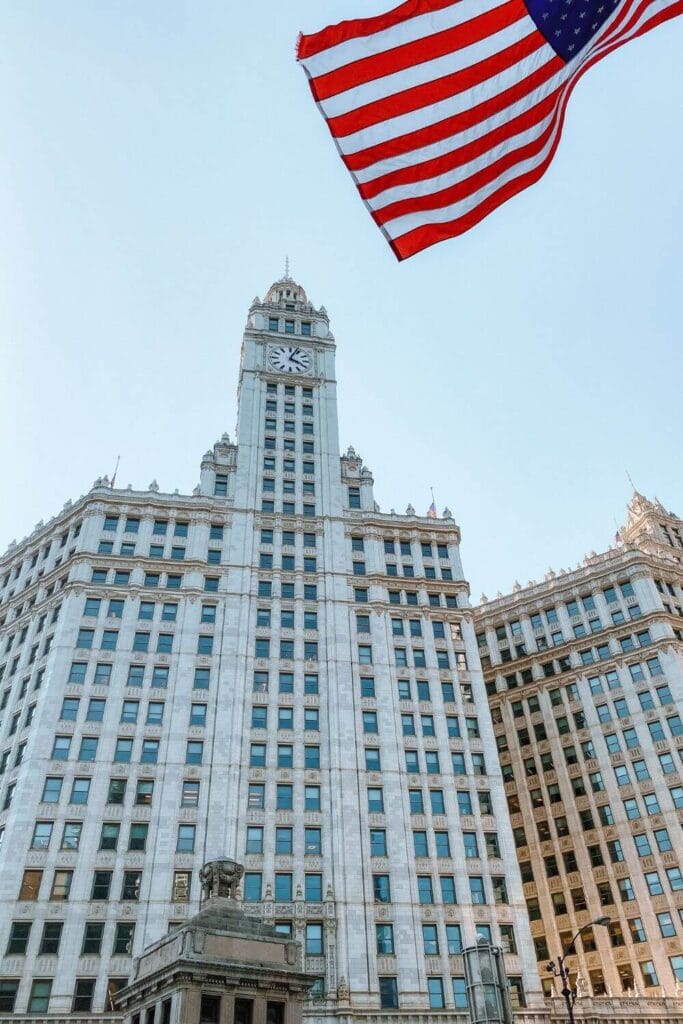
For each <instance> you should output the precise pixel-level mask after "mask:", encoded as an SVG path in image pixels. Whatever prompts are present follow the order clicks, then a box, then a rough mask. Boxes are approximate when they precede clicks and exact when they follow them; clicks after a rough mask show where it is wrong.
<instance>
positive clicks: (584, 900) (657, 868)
mask: <svg viewBox="0 0 683 1024" xmlns="http://www.w3.org/2000/svg"><path fill="white" fill-rule="evenodd" d="M617 541H618V543H617V545H616V546H615V547H614V548H612V549H611V550H609V551H608V552H606V553H604V554H600V555H596V554H595V553H593V554H592V555H591V556H589V557H587V558H585V559H584V561H583V564H582V565H580V566H578V567H577V568H576V569H575V570H573V571H568V572H562V573H560V574H555V573H549V574H548V575H547V576H546V578H545V580H544V581H543V582H542V583H539V584H529V585H528V586H527V587H525V588H521V587H517V588H516V589H515V591H514V592H513V593H512V594H509V595H507V596H505V597H499V598H497V599H496V600H494V601H486V602H484V603H482V604H481V606H480V607H479V608H478V609H477V611H476V627H477V642H478V647H479V652H480V657H481V662H482V666H483V669H484V675H485V679H486V687H487V691H488V694H489V703H490V706H491V712H492V715H493V722H494V731H495V733H496V744H497V748H498V753H499V757H500V760H501V764H502V771H503V778H504V780H505V786H506V790H507V797H508V807H509V811H510V815H511V822H512V826H513V832H514V840H515V844H516V847H517V856H518V858H519V862H520V868H521V872H522V881H523V884H524V892H525V896H526V899H527V906H528V908H529V917H530V920H531V930H532V935H533V941H534V945H535V948H536V955H537V957H538V962H539V971H540V972H541V976H542V979H543V986H544V990H545V992H546V994H548V995H550V994H552V993H553V992H555V994H558V993H557V989H556V988H554V985H555V982H554V979H553V977H552V975H551V974H550V973H548V972H547V971H546V970H545V965H546V964H547V962H548V961H549V960H551V959H555V958H556V957H557V956H558V955H559V954H560V953H561V952H562V950H563V949H565V948H566V947H567V946H568V945H569V943H570V940H571V937H572V936H573V935H574V933H575V932H576V931H578V929H580V928H582V927H583V926H584V925H586V924H588V923H589V922H591V921H595V920H596V919H597V918H599V917H605V918H607V919H609V922H608V923H606V924H605V925H604V926H600V927H594V928H589V929H587V930H586V931H585V932H584V933H583V935H582V936H581V937H580V938H579V940H578V942H577V944H576V955H575V956H573V957H571V959H570V960H568V965H569V966H570V975H571V978H572V983H573V985H574V986H576V987H577V991H578V993H579V995H581V996H586V997H591V996H593V997H600V996H610V997H622V998H623V997H634V996H635V997H642V998H641V999H640V1000H638V999H635V1000H634V999H633V998H631V1003H632V1004H635V1005H636V1006H637V1005H638V1004H640V1005H641V1006H642V1012H643V1013H644V1014H647V1012H649V1011H648V1010H647V1007H648V1006H649V1005H652V1006H654V1003H653V1002H652V997H669V998H672V997H675V996H677V995H679V994H680V993H681V988H682V986H683V873H682V868H683V858H682V856H681V823H682V822H683V777H682V772H681V757H682V756H683V721H682V718H683V522H682V521H681V520H680V519H678V518H677V517H676V516H674V515H672V514H671V513H669V512H667V511H666V510H665V509H664V508H663V507H662V505H661V504H660V503H659V502H650V501H647V500H646V499H645V498H643V496H642V495H639V494H637V493H636V494H634V496H633V500H632V501H631V504H630V506H629V510H628V522H627V524H626V526H625V527H624V528H623V529H622V530H621V531H620V533H619V534H618V536H617ZM658 1005H659V1011H658V1012H666V1011H665V1010H663V1004H661V1005H660V1004H658ZM626 1012H627V1013H628V1012H629V1010H628V1009H627V1010H626ZM678 1012H680V1008H679V1011H678Z"/></svg>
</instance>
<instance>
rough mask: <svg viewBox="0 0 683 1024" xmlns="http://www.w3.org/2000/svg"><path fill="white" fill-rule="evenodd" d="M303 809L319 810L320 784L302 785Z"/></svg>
mask: <svg viewBox="0 0 683 1024" xmlns="http://www.w3.org/2000/svg"><path fill="white" fill-rule="evenodd" d="M304 810H305V811H319V810H320V786H304Z"/></svg>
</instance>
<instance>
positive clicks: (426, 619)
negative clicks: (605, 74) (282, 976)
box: [0, 277, 544, 1022]
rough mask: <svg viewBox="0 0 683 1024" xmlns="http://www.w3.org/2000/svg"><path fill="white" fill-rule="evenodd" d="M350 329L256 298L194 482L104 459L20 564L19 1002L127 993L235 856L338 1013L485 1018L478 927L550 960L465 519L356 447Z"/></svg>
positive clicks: (0, 578) (10, 695)
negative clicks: (500, 744) (418, 509)
mask: <svg viewBox="0 0 683 1024" xmlns="http://www.w3.org/2000/svg"><path fill="white" fill-rule="evenodd" d="M334 354H335V345H334V339H333V336H332V334H331V332H330V329H329V322H328V317H327V314H326V312H325V310H324V308H322V307H321V308H320V309H316V308H314V307H313V305H311V303H310V302H309V301H308V299H307V297H306V295H305V293H304V291H303V289H302V288H301V287H300V286H299V285H298V284H296V283H295V282H294V281H292V280H291V279H290V278H289V277H285V278H284V279H282V280H280V281H278V282H276V283H275V284H274V285H273V286H272V287H271V288H270V290H269V291H268V294H267V296H266V298H265V300H264V301H263V302H262V301H260V300H259V299H255V300H254V302H253V303H252V305H251V308H250V310H249V315H248V320H247V325H246V329H245V333H244V339H243V343H242V352H241V369H240V383H239V410H238V426H237V436H236V440H235V442H234V443H233V442H231V440H230V439H229V437H228V436H227V435H224V436H223V437H222V438H221V440H220V441H219V442H217V443H216V444H215V445H214V447H213V449H212V450H210V451H208V452H207V453H206V455H205V456H204V458H203V459H202V463H201V480H200V484H199V486H198V487H197V488H196V489H195V491H194V492H193V493H192V494H189V495H179V494H177V493H175V494H163V493H161V492H160V491H159V489H158V487H157V486H156V485H155V484H153V485H151V486H150V488H149V489H148V490H145V491H135V490H132V489H130V488H128V489H126V490H121V489H112V487H111V486H110V484H109V482H108V481H107V480H106V479H105V480H98V481H96V483H95V485H94V487H93V488H92V490H91V491H90V492H89V493H88V494H87V495H86V496H85V497H82V498H80V499H79V500H78V501H76V502H73V503H68V504H67V505H66V506H65V507H64V509H63V510H62V512H60V513H59V514H58V515H57V516H56V517H55V518H54V519H52V520H51V521H50V522H49V523H48V524H47V525H42V524H39V525H38V526H37V527H36V528H35V530H34V531H33V533H32V534H31V535H30V536H29V537H27V538H25V539H24V540H23V541H22V542H21V543H19V544H13V545H12V546H11V547H10V549H9V550H8V551H7V552H6V554H5V555H4V556H3V558H2V561H1V562H0V602H1V603H0V627H1V636H0V836H1V838H2V847H1V848H0V906H1V908H2V909H1V910H0V958H1V959H0V1021H5V1020H10V1019H16V1018H13V1017H12V1012H14V1013H15V1014H16V1017H17V1018H18V1017H21V1016H22V1015H24V1014H32V1015H33V1019H35V1016H36V1015H37V1016H38V1017H40V1016H41V1015H45V1014H48V1015H53V1016H57V1017H60V1018H69V1015H70V1014H73V1015H74V1018H78V1019H79V1020H82V1021H90V1020H95V1019H99V1018H100V1016H101V1015H102V1014H106V1013H110V1012H111V1006H112V1004H111V995H112V993H113V992H114V991H115V990H116V989H117V988H118V987H120V986H121V985H122V984H124V983H125V981H126V980H127V979H128V977H129V976H130V974H131V963H132V961H131V957H132V956H134V955H135V954H137V953H139V952H140V951H141V950H142V949H143V947H145V946H146V945H148V944H149V943H150V942H153V941H155V940H156V939H158V938H159V937H160V936H162V935H163V934H164V933H165V932H166V931H167V929H168V928H169V927H170V926H173V925H174V924H177V923H180V922H182V921H184V920H186V919H187V918H188V917H189V916H191V915H192V914H193V913H195V912H196V910H197V908H198V905H199V887H198V884H197V872H198V869H199V867H200V866H201V865H202V864H203V863H204V862H205V861H207V860H209V859H211V858H214V857H221V856H228V857H233V858H235V859H237V860H239V861H240V862H242V863H243V864H244V865H245V876H244V879H243V885H242V893H241V898H242V900H243V903H244V906H245V907H246V908H247V909H248V910H249V911H250V912H253V913H255V914H260V915H263V917H264V918H265V919H266V920H267V921H269V922H273V923H274V924H275V925H276V926H277V927H278V929H280V930H281V931H282V932H283V933H287V932H289V931H291V932H292V934H293V935H295V937H296V938H298V939H300V940H301V941H302V943H303V944H304V948H305V951H306V957H305V961H306V962H305V967H306V969H307V970H308V971H309V972H310V973H312V974H314V975H315V976H316V978H317V979H318V980H317V983H316V986H315V989H314V993H313V994H314V998H313V999H312V1000H311V1001H310V1002H309V1003H308V1008H307V1013H308V1015H309V1016H311V1017H313V1018H315V1019H316V1020H320V1021H322V1020H331V1019H332V1017H333V1016H335V1017H337V1018H339V1019H344V1020H349V1021H351V1020H360V1019H370V1018H373V1019H374V1018H377V1015H378V1014H379V1013H380V1012H381V1011H385V1012H386V1011H393V1015H394V1017H395V1018H397V1017H398V1016H410V1017H414V1016H415V1014H416V1013H417V1012H419V1013H420V1019H421V1020H422V1021H424V1022H428V1021H430V1020H432V1019H434V1020H436V1019H439V1018H441V1017H443V1016H444V1014H446V1015H448V1014H449V1013H450V1014H451V1015H452V1014H460V1015H462V1014H464V1008H465V993H464V982H463V976H462V973H463V970H462V958H461V957H460V955H459V951H460V949H461V948H462V947H463V946H464V945H470V944H473V943H474V942H475V941H476V940H477V936H478V935H484V936H485V937H487V938H490V939H491V940H492V941H493V942H494V943H496V944H500V945H502V946H503V947H504V948H505V950H506V951H507V953H506V966H507V970H508V974H509V976H510V979H511V984H512V986H513V994H514V996H515V999H516V1001H517V1002H518V1003H519V1004H520V1005H521V1006H526V1007H527V1008H528V1009H527V1013H528V1014H530V1015H531V1017H533V1015H534V1013H535V1012H538V1013H539V1014H540V1013H542V1012H544V1011H542V1009H541V985H540V981H539V977H538V973H537V967H536V960H535V956H534V948H533V944H532V941H531V936H530V930H529V924H528V919H527V913H526V902H525V898H524V893H523V889H522V882H521V879H520V873H519V869H518V866H517V861H516V857H515V847H514V842H513V835H512V829H511V826H510V821H509V816H508V811H507V806H506V796H505V790H504V784H503V779H502V776H501V770H500V766H499V764H498V760H497V755H496V750H495V737H494V730H493V726H492V722H491V717H490V713H489V708H488V704H487V698H486V691H485V687H484V680H483V676H482V673H481V670H480V665H479V657H478V652H477V642H476V639H475V629H474V625H473V609H472V608H471V606H470V603H469V597H468V585H467V583H466V581H465V579H464V577H463V571H462V567H461V563H460V556H459V549H458V545H459V540H460V533H459V530H458V527H457V526H456V524H455V522H454V521H453V518H452V517H451V515H450V513H449V512H448V510H446V511H445V512H444V514H443V517H442V518H439V519H430V518H425V517H420V516H417V515H416V514H415V512H414V510H413V509H411V508H409V509H408V510H407V512H406V514H405V515H395V514H385V513H381V512H380V511H379V510H378V507H377V506H376V504H375V501H374V498H373V480H372V476H371V474H370V471H369V470H368V469H367V468H366V467H364V466H363V464H362V461H361V459H360V457H359V456H357V455H356V453H355V452H354V451H353V449H349V450H348V451H347V452H346V453H345V454H343V455H342V454H341V453H340V448H339V439H338V423H337V393H336V378H335V368H334Z"/></svg>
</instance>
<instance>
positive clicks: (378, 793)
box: [368, 786, 384, 814]
mask: <svg viewBox="0 0 683 1024" xmlns="http://www.w3.org/2000/svg"><path fill="white" fill-rule="evenodd" d="M368 812H369V813H370V814H382V813H383V812H384V791H383V790H382V789H381V788H379V787H372V786H371V787H369V788H368Z"/></svg>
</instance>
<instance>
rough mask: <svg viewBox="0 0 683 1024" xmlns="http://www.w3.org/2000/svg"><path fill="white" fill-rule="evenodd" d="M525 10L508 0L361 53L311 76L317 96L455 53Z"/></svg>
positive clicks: (323, 97) (518, 1) (322, 97)
mask: <svg viewBox="0 0 683 1024" xmlns="http://www.w3.org/2000/svg"><path fill="white" fill-rule="evenodd" d="M526 14H527V10H526V7H525V6H524V4H523V2H522V0H507V2H506V3H503V4H501V6H500V7H496V8H495V9H494V10H492V11H487V12H486V13H484V14H478V15H477V16H476V17H474V18H471V19H470V20H469V21H465V22H462V23H461V24H460V25H454V26H453V28H449V29H444V31H443V32H435V33H434V34H432V35H429V36H425V37H424V38H422V39H417V40H415V41H414V42H409V43H402V44H401V46H394V47H392V48H391V49H389V50H384V51H383V52H382V53H373V54H371V55H370V56H369V57H360V58H359V59H358V60H354V61H352V62H351V63H350V64H345V65H343V66H342V67H340V68H335V69H334V70H333V71H328V72H327V73H326V74H324V75H319V76H318V77H317V78H314V79H313V84H314V92H315V95H316V98H317V99H318V100H326V99H328V97H330V96H336V95H337V94H338V93H340V92H345V91H346V90H347V89H353V88H355V87H356V86H358V85H363V84H365V83H366V82H372V81H374V80H375V79H377V78H383V77H384V76H385V75H392V74H395V73H396V72H397V71H404V70H405V69H406V68H411V67H414V66H415V65H416V64H422V63H424V62H425V61H430V60H435V59H436V58H438V57H443V56H445V55H446V54H448V53H454V52H456V51H457V50H461V49H462V48H463V46H469V45H470V44H471V43H476V42H478V41H479V40H480V39H485V38H486V37H487V36H491V35H493V34H494V33H495V32H500V31H501V29H504V28H507V27H508V25H513V24H514V23H515V22H516V21H519V19H520V18H523V17H525V16H526Z"/></svg>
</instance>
